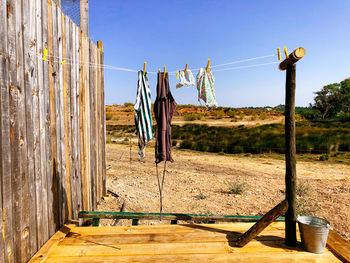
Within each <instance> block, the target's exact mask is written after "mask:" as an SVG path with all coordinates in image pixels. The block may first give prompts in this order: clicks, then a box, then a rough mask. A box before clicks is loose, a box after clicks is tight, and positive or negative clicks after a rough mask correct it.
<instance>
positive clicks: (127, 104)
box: [124, 102, 134, 107]
mask: <svg viewBox="0 0 350 263" xmlns="http://www.w3.org/2000/svg"><path fill="white" fill-rule="evenodd" d="M124 106H125V107H134V103H131V102H125V103H124Z"/></svg>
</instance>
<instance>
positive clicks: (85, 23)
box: [80, 0, 89, 36]
mask: <svg viewBox="0 0 350 263" xmlns="http://www.w3.org/2000/svg"><path fill="white" fill-rule="evenodd" d="M80 27H81V29H82V30H83V32H84V34H85V35H86V36H89V0H80Z"/></svg>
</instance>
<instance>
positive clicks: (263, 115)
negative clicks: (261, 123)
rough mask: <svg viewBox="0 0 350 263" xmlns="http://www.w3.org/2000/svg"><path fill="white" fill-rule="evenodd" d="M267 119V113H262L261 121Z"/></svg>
mask: <svg viewBox="0 0 350 263" xmlns="http://www.w3.org/2000/svg"><path fill="white" fill-rule="evenodd" d="M266 118H267V115H266V113H265V112H262V113H261V114H260V119H262V120H265V119H266Z"/></svg>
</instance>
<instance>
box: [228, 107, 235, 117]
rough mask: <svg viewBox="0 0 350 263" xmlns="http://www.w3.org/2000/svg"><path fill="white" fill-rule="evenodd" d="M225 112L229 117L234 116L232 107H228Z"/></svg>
mask: <svg viewBox="0 0 350 263" xmlns="http://www.w3.org/2000/svg"><path fill="white" fill-rule="evenodd" d="M226 114H227V116H229V117H230V118H234V117H236V111H235V110H233V109H229V110H228V111H227V113H226Z"/></svg>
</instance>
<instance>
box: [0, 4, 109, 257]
mask: <svg viewBox="0 0 350 263" xmlns="http://www.w3.org/2000/svg"><path fill="white" fill-rule="evenodd" d="M45 50H47V51H48V52H47V55H45V53H46V52H45ZM45 56H46V59H45V60H44V57H45ZM99 64H103V52H102V43H99V47H97V46H96V45H95V44H94V43H93V42H92V41H91V40H90V39H89V38H88V37H87V36H86V35H85V34H84V33H83V32H82V31H81V29H80V28H79V27H77V26H76V25H75V24H74V23H73V22H72V21H71V20H70V19H69V18H68V17H66V16H65V15H64V14H63V13H62V12H61V10H60V8H59V6H57V5H56V3H55V2H54V1H51V0H0V138H1V139H0V174H1V180H0V186H1V187H0V206H1V209H2V213H0V232H1V233H0V262H26V261H27V260H28V259H29V258H30V257H31V256H32V255H34V253H35V252H36V251H37V250H38V249H39V248H40V247H41V246H42V245H43V244H44V243H45V242H46V241H47V240H48V239H49V238H50V237H51V236H52V235H53V234H54V233H55V231H57V230H58V229H59V228H60V226H62V224H63V223H64V222H66V221H67V220H68V219H77V217H78V212H79V211H80V210H94V209H95V208H96V206H97V204H98V202H99V200H100V198H101V197H102V196H103V195H104V194H105V193H106V172H105V169H106V164H105V121H104V120H105V106H104V72H103V68H102V67H99V66H98V65H99ZM1 222H2V223H1Z"/></svg>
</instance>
